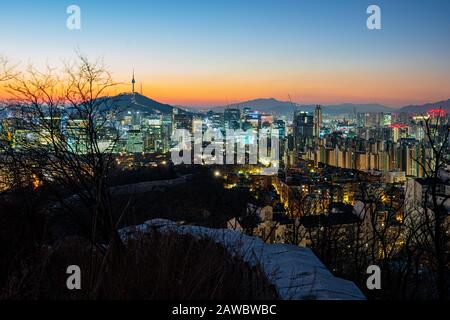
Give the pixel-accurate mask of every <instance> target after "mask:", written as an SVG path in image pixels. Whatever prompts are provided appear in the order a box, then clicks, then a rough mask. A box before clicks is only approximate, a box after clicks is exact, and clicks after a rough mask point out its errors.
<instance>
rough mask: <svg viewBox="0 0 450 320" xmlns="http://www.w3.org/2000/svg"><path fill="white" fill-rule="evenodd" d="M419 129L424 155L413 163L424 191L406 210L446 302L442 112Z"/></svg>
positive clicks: (449, 245) (448, 134)
mask: <svg viewBox="0 0 450 320" xmlns="http://www.w3.org/2000/svg"><path fill="white" fill-rule="evenodd" d="M422 127H423V130H424V133H425V139H424V144H423V148H424V150H425V155H424V156H423V157H421V158H416V159H415V161H416V162H417V164H418V165H419V166H420V167H421V169H422V172H423V175H424V180H425V184H424V189H425V190H424V192H423V194H422V195H420V196H421V198H420V199H415V200H416V201H415V203H412V204H411V205H410V208H409V210H410V211H412V212H414V213H415V215H414V217H415V219H413V220H412V223H415V224H416V225H419V228H420V232H419V233H418V236H417V238H416V241H417V242H418V243H420V244H421V245H422V248H423V250H424V251H425V254H426V255H427V262H428V263H429V264H430V265H429V267H430V268H432V269H434V270H436V285H437V294H438V297H439V298H440V299H443V300H445V299H448V291H449V274H448V273H449V259H450V238H449V232H450V221H449V212H448V209H447V207H446V206H448V200H449V199H450V195H448V194H447V193H448V192H447V193H446V192H445V191H444V190H440V188H442V187H443V186H444V185H445V181H444V177H443V176H442V173H443V172H444V169H445V166H446V165H447V164H448V155H449V138H450V128H449V126H448V124H446V123H445V117H444V116H443V115H442V114H441V113H439V114H437V115H436V116H430V117H428V118H425V119H424V120H423V123H422Z"/></svg>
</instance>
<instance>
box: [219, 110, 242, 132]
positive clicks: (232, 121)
mask: <svg viewBox="0 0 450 320" xmlns="http://www.w3.org/2000/svg"><path fill="white" fill-rule="evenodd" d="M223 118H224V122H225V129H232V130H237V129H239V128H240V127H241V110H239V109H226V110H225V112H224V114H223Z"/></svg>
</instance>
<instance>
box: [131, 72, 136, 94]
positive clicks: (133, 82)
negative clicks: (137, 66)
mask: <svg viewBox="0 0 450 320" xmlns="http://www.w3.org/2000/svg"><path fill="white" fill-rule="evenodd" d="M135 83H136V80H134V69H133V78H132V79H131V92H132V93H133V94H134V84H135Z"/></svg>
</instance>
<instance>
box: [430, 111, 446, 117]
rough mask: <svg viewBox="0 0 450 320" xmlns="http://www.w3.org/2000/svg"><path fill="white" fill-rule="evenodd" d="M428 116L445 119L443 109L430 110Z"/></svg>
mask: <svg viewBox="0 0 450 320" xmlns="http://www.w3.org/2000/svg"><path fill="white" fill-rule="evenodd" d="M428 114H429V116H430V117H445V114H446V113H445V110H444V109H430V110H428Z"/></svg>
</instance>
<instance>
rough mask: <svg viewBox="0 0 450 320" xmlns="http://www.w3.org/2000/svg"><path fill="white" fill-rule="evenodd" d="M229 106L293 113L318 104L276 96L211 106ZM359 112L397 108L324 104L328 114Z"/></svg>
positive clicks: (323, 108)
mask: <svg viewBox="0 0 450 320" xmlns="http://www.w3.org/2000/svg"><path fill="white" fill-rule="evenodd" d="M227 108H237V109H244V108H250V109H254V110H258V111H260V112H269V113H276V114H279V115H286V114H292V113H293V112H294V111H296V110H301V111H308V112H313V111H314V109H315V108H316V105H312V104H311V105H301V104H298V103H291V102H289V101H279V100H277V99H274V98H265V99H254V100H249V101H244V102H240V103H234V104H231V105H228V106H219V107H214V108H211V109H212V110H217V111H223V110H225V109H227ZM355 109H356V111H357V112H394V111H395V110H396V109H394V108H390V107H387V106H384V105H381V104H376V103H372V104H352V103H345V104H338V105H324V106H322V110H323V112H324V113H327V114H345V113H347V114H348V113H353V112H354V110H355Z"/></svg>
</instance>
